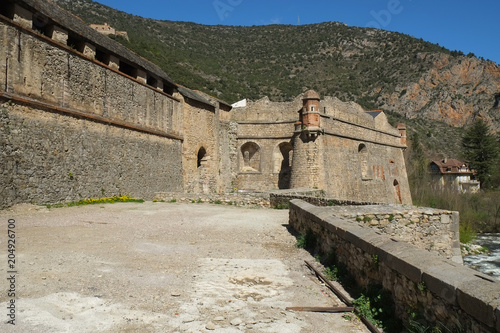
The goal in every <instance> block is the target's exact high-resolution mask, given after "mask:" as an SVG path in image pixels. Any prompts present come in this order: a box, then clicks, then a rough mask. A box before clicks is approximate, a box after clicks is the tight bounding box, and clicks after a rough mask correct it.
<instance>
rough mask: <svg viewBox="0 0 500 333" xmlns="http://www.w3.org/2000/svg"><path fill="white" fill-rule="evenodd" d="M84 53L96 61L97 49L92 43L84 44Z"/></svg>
mask: <svg viewBox="0 0 500 333" xmlns="http://www.w3.org/2000/svg"><path fill="white" fill-rule="evenodd" d="M82 53H83V54H84V55H85V56H86V57H89V58H92V59H95V55H96V47H95V45H92V44H90V43H83V50H82Z"/></svg>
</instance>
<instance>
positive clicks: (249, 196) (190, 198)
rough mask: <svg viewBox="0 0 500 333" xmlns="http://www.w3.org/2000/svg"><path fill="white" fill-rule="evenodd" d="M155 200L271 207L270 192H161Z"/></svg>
mask: <svg viewBox="0 0 500 333" xmlns="http://www.w3.org/2000/svg"><path fill="white" fill-rule="evenodd" d="M154 200H155V201H165V202H188V203H189V202H191V203H212V204H222V205H234V206H253V207H265V208H269V192H235V193H211V194H201V193H179V192H159V193H156V195H155V199H154Z"/></svg>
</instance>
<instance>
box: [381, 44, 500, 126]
mask: <svg viewBox="0 0 500 333" xmlns="http://www.w3.org/2000/svg"><path fill="white" fill-rule="evenodd" d="M416 57H417V58H418V59H419V60H421V61H422V62H423V63H424V64H425V65H426V67H427V69H426V70H425V72H424V73H423V74H422V75H421V76H420V77H419V78H418V80H414V81H412V82H408V83H399V84H397V85H396V86H395V87H394V91H392V92H391V91H387V92H383V93H381V94H380V95H379V96H378V98H377V102H378V103H379V104H380V106H381V107H382V108H384V109H388V110H392V111H395V112H399V113H402V114H404V115H405V116H406V117H407V118H416V117H422V118H428V119H434V120H440V121H443V122H445V123H448V124H449V125H452V126H455V127H463V126H465V125H467V124H469V123H470V122H471V121H473V119H474V118H476V117H481V118H483V119H485V120H487V121H488V122H489V123H490V124H491V125H492V129H493V130H495V131H499V130H500V126H499V125H500V67H499V66H498V65H497V64H495V63H493V62H491V61H483V60H479V59H477V58H475V57H466V56H461V57H454V56H451V55H448V54H444V53H418V54H417V55H416Z"/></svg>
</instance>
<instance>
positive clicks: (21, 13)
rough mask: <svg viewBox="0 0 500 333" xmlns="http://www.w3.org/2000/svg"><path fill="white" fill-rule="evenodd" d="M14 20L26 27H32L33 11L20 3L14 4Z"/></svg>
mask: <svg viewBox="0 0 500 333" xmlns="http://www.w3.org/2000/svg"><path fill="white" fill-rule="evenodd" d="M12 20H13V21H14V22H17V23H19V24H20V25H22V26H23V27H25V28H29V29H31V27H32V26H33V13H32V12H31V11H29V10H28V9H26V8H24V7H21V6H19V5H18V4H14V7H13V15H12Z"/></svg>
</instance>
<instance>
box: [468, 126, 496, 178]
mask: <svg viewBox="0 0 500 333" xmlns="http://www.w3.org/2000/svg"><path fill="white" fill-rule="evenodd" d="M462 148H463V155H464V157H465V159H466V160H467V162H469V163H470V166H471V168H472V169H474V170H476V171H477V178H478V179H479V181H481V187H482V188H488V187H491V186H492V185H493V184H492V183H491V178H492V173H493V172H497V171H498V170H497V169H498V165H497V164H498V160H497V157H498V151H499V150H498V143H497V140H496V138H495V136H494V135H493V134H492V133H491V132H490V128H489V126H488V124H486V123H485V122H484V121H483V120H482V119H478V120H476V121H474V123H473V124H472V126H470V127H469V128H468V129H467V130H466V131H465V133H464V135H463V137H462Z"/></svg>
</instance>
